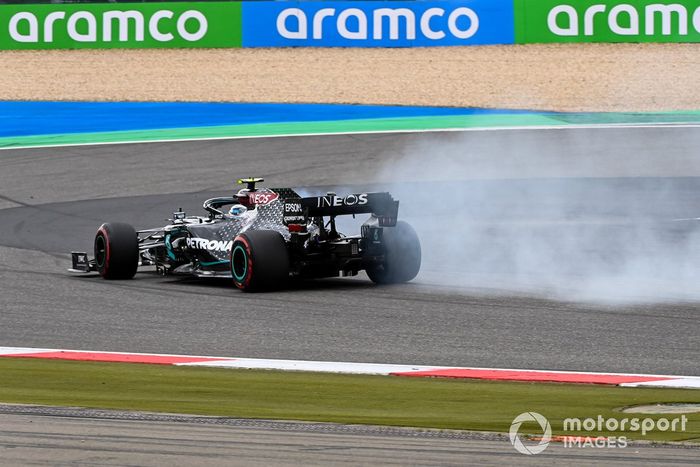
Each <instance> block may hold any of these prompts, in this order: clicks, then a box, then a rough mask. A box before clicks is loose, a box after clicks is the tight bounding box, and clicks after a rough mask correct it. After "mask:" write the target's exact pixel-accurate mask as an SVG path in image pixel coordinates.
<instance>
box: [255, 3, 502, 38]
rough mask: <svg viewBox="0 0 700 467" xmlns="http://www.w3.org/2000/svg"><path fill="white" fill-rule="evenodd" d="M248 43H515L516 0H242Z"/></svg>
mask: <svg viewBox="0 0 700 467" xmlns="http://www.w3.org/2000/svg"><path fill="white" fill-rule="evenodd" d="M243 18H244V21H243V46H244V47H298V46H304V47H308V46H316V47H416V46H445V45H483V44H512V43H513V41H514V31H513V2H512V0H449V1H445V0H440V1H409V2H405V1H388V2H365V1H345V2H334V1H323V2H313V1H282V2H264V1H263V2H244V3H243Z"/></svg>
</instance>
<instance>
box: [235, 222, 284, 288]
mask: <svg viewBox="0 0 700 467" xmlns="http://www.w3.org/2000/svg"><path fill="white" fill-rule="evenodd" d="M231 275H232V276H233V283H234V284H235V285H236V287H238V288H239V289H241V290H243V291H245V292H261V291H269V290H276V289H281V288H282V287H284V286H285V285H286V283H287V280H288V279H289V253H288V252H287V245H286V243H285V241H284V237H282V235H281V234H280V233H279V232H275V231H273V230H254V231H251V232H246V233H243V234H240V235H238V236H237V237H236V238H235V239H234V241H233V246H232V247H231Z"/></svg>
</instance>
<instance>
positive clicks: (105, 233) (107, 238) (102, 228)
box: [97, 226, 109, 276]
mask: <svg viewBox="0 0 700 467" xmlns="http://www.w3.org/2000/svg"><path fill="white" fill-rule="evenodd" d="M97 233H101V234H102V236H103V237H104V239H105V261H104V264H103V265H102V269H103V270H104V273H102V275H103V276H106V275H107V272H108V271H109V235H108V234H107V229H105V228H104V226H102V227H100V228H99V229H98V230H97Z"/></svg>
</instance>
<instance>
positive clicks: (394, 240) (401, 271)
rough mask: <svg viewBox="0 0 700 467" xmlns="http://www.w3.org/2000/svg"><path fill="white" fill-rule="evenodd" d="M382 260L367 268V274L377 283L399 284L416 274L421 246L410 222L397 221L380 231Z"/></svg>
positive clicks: (418, 268)
mask: <svg viewBox="0 0 700 467" xmlns="http://www.w3.org/2000/svg"><path fill="white" fill-rule="evenodd" d="M382 243H383V244H384V261H383V262H382V263H381V264H377V265H373V266H370V267H368V268H367V275H368V276H369V278H370V279H371V280H372V282H375V283H377V284H399V283H402V282H408V281H410V280H411V279H413V278H414V277H416V276H417V275H418V271H420V264H421V248H420V240H419V239H418V234H416V231H415V230H413V227H411V225H410V224H407V223H406V222H403V221H398V222H397V223H396V226H395V227H385V228H384V229H383V231H382Z"/></svg>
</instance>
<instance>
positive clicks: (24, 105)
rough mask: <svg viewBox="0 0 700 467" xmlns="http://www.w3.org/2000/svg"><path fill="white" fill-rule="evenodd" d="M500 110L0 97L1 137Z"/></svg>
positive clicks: (487, 113) (428, 115) (430, 115)
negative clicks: (23, 100)
mask: <svg viewBox="0 0 700 467" xmlns="http://www.w3.org/2000/svg"><path fill="white" fill-rule="evenodd" d="M500 113H508V112H506V111H501V110H489V109H465V108H456V107H408V106H406V107H404V106H380V105H345V104H237V103H213V102H212V103H200V102H16V101H5V102H2V101H0V137H8V136H29V135H48V134H63V133H94V132H102V131H125V130H153V129H164V128H193V127H205V126H222V125H245V124H254V123H273V124H274V123H285V122H321V121H333V120H356V119H368V118H403V117H438V116H448V115H453V116H454V115H480V114H486V115H494V114H500ZM511 113H512V112H511Z"/></svg>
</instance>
